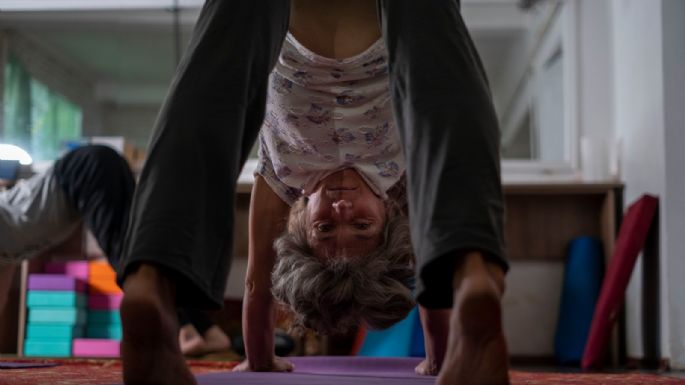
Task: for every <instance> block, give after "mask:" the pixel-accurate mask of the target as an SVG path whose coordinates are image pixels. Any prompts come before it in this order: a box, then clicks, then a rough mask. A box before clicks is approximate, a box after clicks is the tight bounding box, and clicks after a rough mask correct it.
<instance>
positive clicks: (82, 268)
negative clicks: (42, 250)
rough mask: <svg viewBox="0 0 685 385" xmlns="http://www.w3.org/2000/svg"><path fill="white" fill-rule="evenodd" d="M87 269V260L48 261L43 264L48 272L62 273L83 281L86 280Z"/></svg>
mask: <svg viewBox="0 0 685 385" xmlns="http://www.w3.org/2000/svg"><path fill="white" fill-rule="evenodd" d="M88 270H89V269H88V262H87V261H62V262H49V263H48V264H47V265H45V272H46V273H48V274H64V275H68V276H70V277H74V278H79V279H82V280H84V281H87V280H88Z"/></svg>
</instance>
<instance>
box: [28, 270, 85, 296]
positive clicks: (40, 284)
mask: <svg viewBox="0 0 685 385" xmlns="http://www.w3.org/2000/svg"><path fill="white" fill-rule="evenodd" d="M28 288H29V290H51V291H78V292H81V293H82V292H85V290H86V283H85V282H84V281H82V280H80V279H77V278H74V277H69V276H67V275H62V274H31V275H29V284H28Z"/></svg>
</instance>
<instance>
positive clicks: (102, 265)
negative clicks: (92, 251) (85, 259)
mask: <svg viewBox="0 0 685 385" xmlns="http://www.w3.org/2000/svg"><path fill="white" fill-rule="evenodd" d="M89 276H90V277H91V278H99V279H112V280H115V279H116V277H117V273H116V272H115V271H114V269H112V266H110V265H109V263H108V262H107V261H105V260H98V261H91V262H89Z"/></svg>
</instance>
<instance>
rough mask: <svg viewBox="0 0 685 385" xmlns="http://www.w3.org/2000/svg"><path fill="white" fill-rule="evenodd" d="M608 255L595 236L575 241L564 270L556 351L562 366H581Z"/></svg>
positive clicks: (570, 246) (570, 248) (555, 342)
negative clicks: (605, 258)
mask: <svg viewBox="0 0 685 385" xmlns="http://www.w3.org/2000/svg"><path fill="white" fill-rule="evenodd" d="M603 274H604V256H603V249H602V243H601V242H600V241H598V240H597V239H595V238H591V237H579V238H575V239H574V240H572V241H571V243H570V245H569V249H568V257H567V260H566V269H565V271H564V283H563V288H562V292H561V303H560V308H559V320H558V322H557V330H556V336H555V339H554V353H555V356H556V359H557V362H559V364H562V365H579V364H580V361H581V359H582V357H583V350H584V349H585V343H586V342H587V337H588V334H589V332H590V325H591V324H592V316H593V314H594V311H595V304H596V303H597V298H598V296H599V291H600V288H601V286H602V276H603Z"/></svg>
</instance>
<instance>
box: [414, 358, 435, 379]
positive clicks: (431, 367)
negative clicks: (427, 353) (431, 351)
mask: <svg viewBox="0 0 685 385" xmlns="http://www.w3.org/2000/svg"><path fill="white" fill-rule="evenodd" d="M414 371H415V372H416V374H420V375H422V376H437V375H438V372H439V371H440V365H438V364H437V363H436V362H435V361H432V360H430V361H429V360H428V359H425V360H423V361H421V363H420V364H418V365H417V366H416V367H415V368H414Z"/></svg>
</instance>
